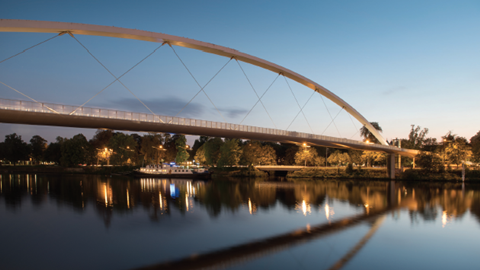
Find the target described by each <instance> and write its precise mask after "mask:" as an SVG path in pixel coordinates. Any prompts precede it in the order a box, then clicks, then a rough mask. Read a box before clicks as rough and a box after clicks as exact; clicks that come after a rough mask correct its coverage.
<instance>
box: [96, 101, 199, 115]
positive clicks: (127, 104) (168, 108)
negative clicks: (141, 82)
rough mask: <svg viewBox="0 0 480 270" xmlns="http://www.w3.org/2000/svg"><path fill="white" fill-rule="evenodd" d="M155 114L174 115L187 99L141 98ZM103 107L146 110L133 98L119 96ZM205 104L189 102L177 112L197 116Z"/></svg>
mask: <svg viewBox="0 0 480 270" xmlns="http://www.w3.org/2000/svg"><path fill="white" fill-rule="evenodd" d="M142 102H143V103H145V105H147V106H148V107H149V108H150V109H151V110H152V111H153V112H154V113H155V114H160V115H168V116H175V115H176V114H177V113H178V112H180V110H182V108H183V107H184V106H185V105H186V104H187V102H188V101H187V100H182V99H179V98H177V97H172V96H170V97H165V98H151V99H146V100H142ZM103 106H105V107H113V106H114V107H115V108H116V109H118V110H126V111H132V112H148V113H149V111H148V110H147V108H145V106H143V104H142V103H140V101H138V100H137V99H135V98H121V99H117V100H115V101H112V102H110V103H108V104H103ZM205 111H206V110H205V106H203V105H202V104H198V103H195V102H191V103H190V104H188V106H186V107H185V108H184V109H183V110H182V112H181V113H180V114H179V116H181V117H190V118H198V117H199V116H200V115H202V114H203V113H204V112H205Z"/></svg>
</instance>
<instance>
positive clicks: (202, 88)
mask: <svg viewBox="0 0 480 270" xmlns="http://www.w3.org/2000/svg"><path fill="white" fill-rule="evenodd" d="M168 45H169V46H170V48H172V50H173V52H174V53H175V55H176V56H177V58H178V60H180V62H181V63H182V65H183V66H184V67H185V69H186V70H187V71H188V73H189V74H190V76H192V78H193V80H195V82H196V83H197V85H198V87H200V90H199V91H198V92H197V93H196V94H195V95H194V96H193V98H192V99H190V101H189V102H187V104H185V106H183V108H182V109H181V110H180V111H179V112H178V113H177V114H176V115H175V116H177V115H179V114H180V113H181V112H182V111H183V110H184V109H185V108H186V107H187V106H188V104H190V102H192V101H193V100H194V99H195V98H196V97H197V96H198V94H200V92H203V93H204V94H205V96H206V97H207V98H208V100H210V103H212V105H213V107H215V109H216V110H217V112H218V114H220V116H221V117H222V118H223V121H225V123H226V122H227V120H226V119H225V117H223V114H222V113H221V112H220V110H219V109H218V108H217V106H215V103H213V101H212V99H210V97H209V96H208V95H207V93H206V92H205V90H204V89H205V87H206V86H207V85H208V84H209V83H210V82H211V81H212V80H213V79H214V78H215V77H216V76H217V75H218V74H219V73H220V71H222V70H223V68H224V67H226V66H227V65H228V63H230V61H232V58H230V59H229V60H228V61H227V63H225V65H223V67H222V68H220V70H219V71H218V72H217V73H215V75H213V77H212V78H211V79H210V80H209V81H208V82H207V83H206V84H205V85H204V86H203V87H202V86H201V85H200V83H198V81H197V79H196V78H195V76H193V74H192V72H191V71H190V69H188V67H187V65H185V63H184V62H183V60H182V58H180V56H179V55H178V54H177V51H175V49H174V48H173V46H172V45H171V44H170V43H169V44H168Z"/></svg>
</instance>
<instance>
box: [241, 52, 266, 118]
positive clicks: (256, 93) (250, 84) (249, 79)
mask: <svg viewBox="0 0 480 270" xmlns="http://www.w3.org/2000/svg"><path fill="white" fill-rule="evenodd" d="M235 61H237V64H238V66H239V67H240V69H241V70H242V72H243V75H245V78H247V81H248V83H249V84H250V86H251V87H252V89H253V92H255V95H257V98H258V99H259V100H260V96H258V93H257V90H255V88H254V87H253V85H252V82H250V79H249V78H248V76H247V74H246V73H245V71H244V70H243V68H242V66H241V65H240V62H238V60H237V59H235ZM260 103H261V104H262V106H263V108H264V109H265V112H266V113H267V114H268V117H269V118H270V120H271V121H272V123H273V125H274V126H275V122H273V119H272V117H271V116H270V113H268V110H267V108H266V107H265V104H263V101H261V100H260Z"/></svg>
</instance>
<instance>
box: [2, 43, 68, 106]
mask: <svg viewBox="0 0 480 270" xmlns="http://www.w3.org/2000/svg"><path fill="white" fill-rule="evenodd" d="M61 35H63V34H62V33H59V34H57V35H55V36H53V37H50V38H47V39H46V40H44V41H42V42H39V43H37V44H35V45H33V46H31V47H28V48H26V49H25V50H23V51H21V52H19V53H17V54H14V55H12V56H10V57H8V58H5V59H3V60H2V61H0V64H1V63H3V62H5V61H7V60H10V59H12V58H14V57H16V56H19V55H21V54H23V53H25V52H26V51H28V50H30V49H33V48H35V47H37V46H39V45H41V44H43V43H45V42H47V41H50V40H52V39H54V38H56V37H59V36H61ZM0 83H1V84H3V85H5V86H6V87H8V88H10V89H12V90H13V91H15V92H17V93H19V94H20V95H22V96H24V97H26V98H28V99H30V100H31V101H33V102H36V103H39V104H42V103H41V102H39V101H37V100H35V99H33V98H31V97H29V96H28V95H26V94H24V93H22V92H21V91H19V90H17V89H15V88H13V87H11V86H10V85H7V84H5V83H4V82H1V81H0ZM45 107H46V108H47V109H48V110H50V111H52V112H54V113H57V114H59V112H57V111H55V110H54V109H52V108H50V107H48V106H45Z"/></svg>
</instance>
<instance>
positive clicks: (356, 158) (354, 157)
mask: <svg viewBox="0 0 480 270" xmlns="http://www.w3.org/2000/svg"><path fill="white" fill-rule="evenodd" d="M347 153H348V156H349V157H350V162H351V163H355V164H357V165H359V164H361V163H362V151H359V150H351V149H350V150H348V152H347Z"/></svg>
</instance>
